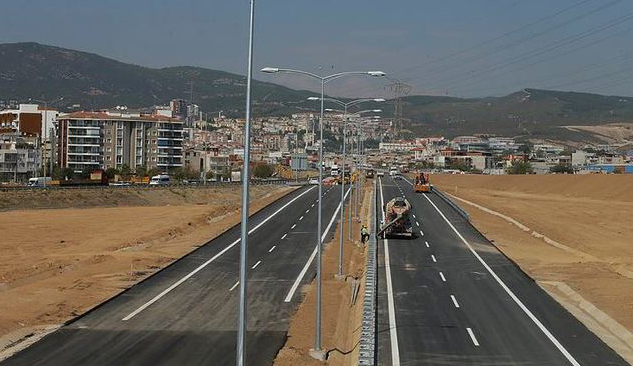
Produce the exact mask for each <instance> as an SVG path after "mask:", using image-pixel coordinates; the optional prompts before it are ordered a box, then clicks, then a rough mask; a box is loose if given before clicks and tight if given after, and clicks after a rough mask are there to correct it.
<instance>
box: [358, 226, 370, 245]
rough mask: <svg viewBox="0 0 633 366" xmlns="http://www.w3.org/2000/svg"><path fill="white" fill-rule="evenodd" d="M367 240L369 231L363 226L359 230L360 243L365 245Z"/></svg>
mask: <svg viewBox="0 0 633 366" xmlns="http://www.w3.org/2000/svg"><path fill="white" fill-rule="evenodd" d="M368 239H369V230H367V226H366V225H363V227H361V229H360V242H361V243H363V244H365V243H366V242H367V240H368Z"/></svg>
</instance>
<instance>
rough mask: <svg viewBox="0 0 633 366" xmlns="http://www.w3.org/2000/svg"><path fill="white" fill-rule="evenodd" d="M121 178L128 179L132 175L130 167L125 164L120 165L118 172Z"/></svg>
mask: <svg viewBox="0 0 633 366" xmlns="http://www.w3.org/2000/svg"><path fill="white" fill-rule="evenodd" d="M120 173H121V176H122V177H123V178H124V179H126V178H129V177H130V175H132V169H130V166H129V165H127V164H123V165H121V170H120Z"/></svg>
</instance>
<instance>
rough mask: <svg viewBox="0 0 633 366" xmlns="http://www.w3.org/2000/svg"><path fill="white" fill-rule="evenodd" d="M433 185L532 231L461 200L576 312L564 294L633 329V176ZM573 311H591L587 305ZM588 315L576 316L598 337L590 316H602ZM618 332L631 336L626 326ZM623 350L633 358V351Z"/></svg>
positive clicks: (464, 179) (452, 179) (466, 178)
mask: <svg viewBox="0 0 633 366" xmlns="http://www.w3.org/2000/svg"><path fill="white" fill-rule="evenodd" d="M431 181H432V183H433V184H434V185H435V186H437V187H438V188H440V189H441V190H443V191H444V192H447V193H449V194H452V195H454V196H456V197H459V198H462V199H465V200H468V201H470V202H472V203H475V204H478V205H481V206H483V207H485V208H487V209H490V210H493V211H495V212H496V213H499V214H503V215H506V216H508V217H510V218H512V219H514V220H516V221H517V222H518V225H524V226H525V227H526V228H527V230H526V229H525V228H524V229H521V228H520V227H519V226H518V225H517V224H514V223H511V222H509V221H508V220H507V219H504V218H503V217H499V216H498V215H494V214H491V213H490V212H486V211H485V210H483V209H481V208H477V207H475V206H473V205H472V204H468V203H466V202H464V201H460V200H456V203H458V204H459V205H460V206H461V207H462V208H464V209H465V210H466V211H467V212H468V213H469V214H470V215H471V219H472V222H473V224H474V225H475V226H476V227H477V228H478V229H479V230H480V231H481V232H482V233H483V234H484V235H485V236H486V237H488V238H489V239H491V240H492V241H493V242H494V243H495V245H496V246H497V247H498V248H499V249H500V250H502V251H503V252H504V253H505V254H506V255H507V256H508V257H510V258H511V259H512V260H514V261H515V262H517V263H518V264H519V265H520V266H521V268H522V269H523V270H525V271H526V272H527V273H528V274H529V275H530V276H531V277H532V278H534V279H535V280H537V281H538V283H539V284H540V285H541V286H542V287H544V288H545V289H546V290H548V291H549V292H550V294H552V296H554V297H555V298H556V299H557V300H558V301H560V302H563V305H565V306H566V307H567V308H568V309H569V310H570V311H572V310H573V309H572V308H571V307H569V305H571V302H569V303H567V300H568V299H569V297H567V298H568V299H566V296H563V295H564V294H563V293H559V292H560V290H561V289H571V290H572V291H573V292H575V293H576V294H574V296H576V297H578V294H579V295H580V296H581V297H582V298H584V300H586V301H588V302H589V303H591V304H593V305H594V306H595V307H597V308H598V309H599V310H601V311H602V312H604V313H606V314H607V315H608V316H609V317H611V318H612V319H614V320H615V321H617V323H619V324H621V325H622V326H624V327H625V328H627V329H628V331H633V239H632V238H633V214H632V213H633V177H632V176H620V175H580V176H579V175H545V176H477V175H435V176H433V177H432V178H431ZM541 236H544V237H541ZM574 306H575V307H584V308H587V309H589V308H590V307H591V306H590V305H588V304H587V303H583V304H582V305H581V304H580V303H577V304H575V305H574ZM572 313H574V311H572ZM581 313H583V312H579V313H574V315H576V316H577V317H579V318H584V317H585V316H586V317H587V319H581V321H583V322H584V323H585V324H586V325H588V326H589V327H590V328H591V329H592V330H594V331H595V332H597V333H598V332H599V330H597V329H594V328H593V327H592V326H590V325H591V324H590V323H591V322H594V321H595V322H598V323H600V319H589V318H600V316H599V315H596V314H598V313H597V312H594V311H593V310H587V313H586V314H581ZM602 323H604V322H602ZM603 326H604V327H607V328H612V327H610V326H609V325H604V324H603ZM616 326H617V324H615V325H614V326H613V327H616ZM607 333H608V332H607ZM613 333H614V334H615V335H616V336H618V333H619V334H620V335H622V336H623V337H624V338H626V337H629V338H630V333H629V334H626V333H627V332H626V329H624V331H623V332H617V331H613ZM599 335H600V334H599ZM606 336H607V337H610V335H606ZM604 339H605V338H604V337H603V340H604ZM632 340H633V339H629V345H630V344H632V343H631V342H630V341H632ZM610 345H611V346H612V347H615V346H613V345H612V344H611V343H610ZM623 347H624V348H623V352H628V353H629V356H628V357H631V356H630V355H633V352H632V351H633V349H631V347H630V346H623ZM627 347H628V350H627ZM618 351H620V350H618ZM621 354H622V353H621Z"/></svg>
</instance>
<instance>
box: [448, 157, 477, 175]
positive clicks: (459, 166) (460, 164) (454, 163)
mask: <svg viewBox="0 0 633 366" xmlns="http://www.w3.org/2000/svg"><path fill="white" fill-rule="evenodd" d="M446 168H448V169H455V170H461V171H462V172H467V171H469V170H470V169H471V168H470V165H469V164H468V163H467V162H466V161H464V160H451V161H449V163H448V164H447V165H446Z"/></svg>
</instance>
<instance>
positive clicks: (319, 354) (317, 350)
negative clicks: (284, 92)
mask: <svg viewBox="0 0 633 366" xmlns="http://www.w3.org/2000/svg"><path fill="white" fill-rule="evenodd" d="M261 71H262V72H265V73H269V74H272V73H278V72H283V73H290V74H300V75H304V76H308V77H311V78H313V79H316V80H319V81H320V82H321V114H320V121H319V122H320V123H319V139H320V141H319V200H318V202H319V207H318V216H317V217H318V219H317V256H316V257H317V263H316V267H317V268H316V272H317V276H316V280H317V284H316V302H317V304H316V317H315V318H316V319H315V323H316V324H315V337H314V349H312V350H311V351H310V355H311V356H312V357H314V358H316V359H319V360H325V352H324V351H323V350H322V347H321V287H322V278H321V257H322V248H323V245H322V233H321V226H322V222H321V218H322V207H323V205H322V192H323V112H324V100H323V99H324V97H325V84H326V83H328V82H330V81H332V80H335V79H338V78H341V77H344V76H348V75H369V76H378V77H384V76H385V73H384V72H382V71H349V72H341V73H336V74H332V75H328V76H320V75H317V74H314V73H311V72H307V71H301V70H294V69H280V68H277V67H264V68H263V69H262V70H261Z"/></svg>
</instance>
